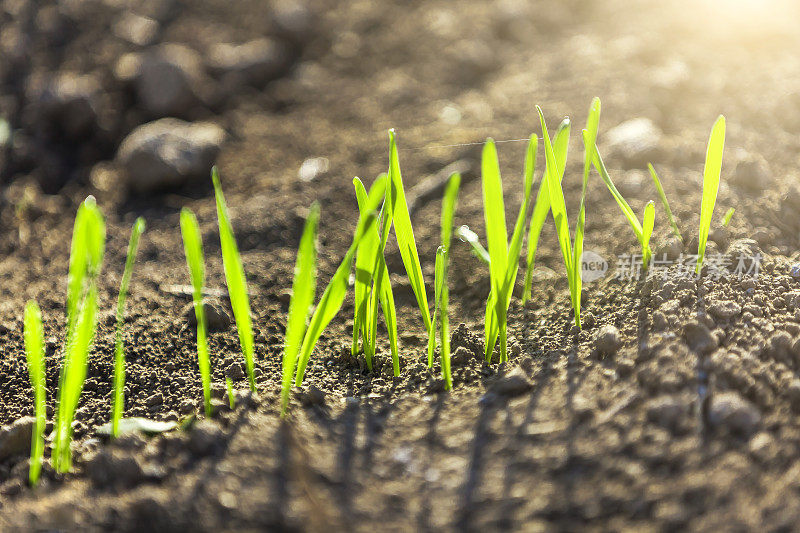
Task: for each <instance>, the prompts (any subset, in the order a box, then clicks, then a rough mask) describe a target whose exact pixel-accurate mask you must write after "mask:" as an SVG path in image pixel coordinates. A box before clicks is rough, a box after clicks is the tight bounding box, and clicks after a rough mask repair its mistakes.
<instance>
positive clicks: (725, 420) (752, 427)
mask: <svg viewBox="0 0 800 533" xmlns="http://www.w3.org/2000/svg"><path fill="white" fill-rule="evenodd" d="M708 421H709V422H710V423H711V424H712V425H713V426H717V427H720V428H725V429H727V430H728V431H730V432H732V433H735V434H738V435H741V436H744V437H749V436H750V435H752V434H753V433H754V432H755V431H756V429H758V425H759V424H760V423H761V413H760V412H759V410H758V409H757V408H756V407H755V406H754V405H753V404H751V403H750V402H748V401H747V400H745V399H744V398H742V397H741V396H739V394H738V393H736V392H723V393H721V394H717V395H714V396H713V397H712V399H711V407H710V409H709V413H708Z"/></svg>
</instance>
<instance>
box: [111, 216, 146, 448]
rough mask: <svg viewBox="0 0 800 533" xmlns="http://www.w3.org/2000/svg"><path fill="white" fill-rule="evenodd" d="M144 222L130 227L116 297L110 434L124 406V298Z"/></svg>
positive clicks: (116, 430) (115, 433) (114, 433)
mask: <svg viewBox="0 0 800 533" xmlns="http://www.w3.org/2000/svg"><path fill="white" fill-rule="evenodd" d="M144 228H145V222H144V219H143V218H142V217H139V218H137V219H136V222H134V224H133V229H131V238H130V241H129V242H128V256H127V258H126V259H125V269H124V270H123V271H122V282H121V283H120V287H119V296H118V297H117V326H116V332H115V334H114V403H113V406H112V408H111V435H112V436H113V437H114V438H117V437H118V436H119V421H120V418H122V411H123V408H124V406H125V348H124V346H123V343H122V327H123V325H124V324H125V299H126V298H127V297H128V285H129V284H130V281H131V276H132V275H133V264H134V262H135V261H136V251H137V250H138V249H139V237H141V235H142V233H143V232H144Z"/></svg>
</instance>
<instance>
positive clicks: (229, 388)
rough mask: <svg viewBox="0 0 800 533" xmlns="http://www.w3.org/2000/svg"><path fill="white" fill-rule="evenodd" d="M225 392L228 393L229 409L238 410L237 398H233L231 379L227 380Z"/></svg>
mask: <svg viewBox="0 0 800 533" xmlns="http://www.w3.org/2000/svg"><path fill="white" fill-rule="evenodd" d="M225 390H227V391H228V407H230V408H231V409H236V398H234V397H233V381H231V378H228V377H226V378H225Z"/></svg>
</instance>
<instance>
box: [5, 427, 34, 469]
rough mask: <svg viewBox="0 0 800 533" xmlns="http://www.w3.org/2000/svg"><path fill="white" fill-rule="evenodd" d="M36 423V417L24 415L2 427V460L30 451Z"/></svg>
mask: <svg viewBox="0 0 800 533" xmlns="http://www.w3.org/2000/svg"><path fill="white" fill-rule="evenodd" d="M35 423H36V419H35V418H34V417H32V416H24V417H22V418H18V419H17V420H15V421H14V422H12V423H11V424H9V425H7V426H3V427H1V428H0V461H4V460H5V459H8V458H9V457H13V456H15V455H25V454H29V453H30V451H31V436H32V435H33V426H34V424H35Z"/></svg>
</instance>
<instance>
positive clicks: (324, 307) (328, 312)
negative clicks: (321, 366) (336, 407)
mask: <svg viewBox="0 0 800 533" xmlns="http://www.w3.org/2000/svg"><path fill="white" fill-rule="evenodd" d="M387 181H388V180H387V179H386V178H384V177H379V178H378V179H377V180H375V183H373V184H372V187H371V188H370V190H369V195H368V197H367V202H366V205H365V209H364V211H363V212H362V213H361V214H360V215H359V218H358V225H357V226H356V231H355V235H354V237H353V242H352V243H351V244H350V248H349V249H348V250H347V253H346V254H345V256H344V259H343V260H342V263H341V264H340V265H339V268H337V269H336V272H335V273H334V274H333V278H331V281H330V282H329V283H328V286H327V287H326V288H325V292H323V293H322V297H321V298H320V300H319V303H318V304H317V308H316V309H315V310H314V314H313V315H311V322H310V323H309V326H308V328H307V329H306V332H305V337H303V344H302V346H301V347H300V354H299V356H298V359H297V374H296V376H295V385H296V386H298V387H299V386H300V385H302V383H303V377H304V375H305V370H306V366H307V365H308V360H309V359H310V358H311V352H313V351H314V346H316V344H317V341H318V340H319V337H320V336H321V335H322V332H323V331H324V330H325V328H326V327H327V326H328V324H329V323H330V321H331V320H333V318H334V317H335V316H336V315H337V313H338V312H339V309H341V308H342V303H344V297H345V295H346V294H347V285H348V279H349V277H350V270H351V269H352V266H353V258H354V256H355V254H356V249H357V248H358V245H359V244H360V243H361V239H363V238H364V235H366V233H367V231H373V230H372V224H373V223H374V222H375V220H376V218H377V213H376V210H377V209H378V206H379V205H380V202H381V199H383V197H384V193H385V192H386V187H387V183H386V182H387Z"/></svg>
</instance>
